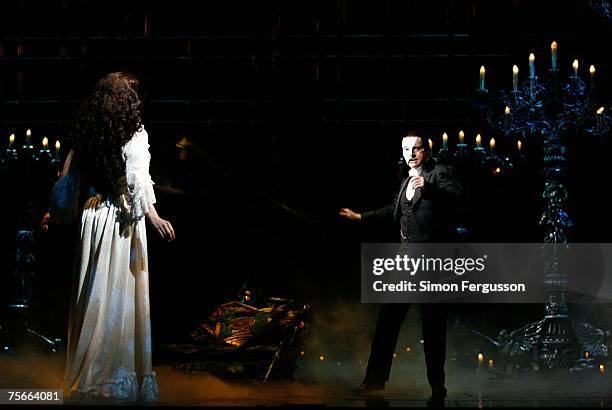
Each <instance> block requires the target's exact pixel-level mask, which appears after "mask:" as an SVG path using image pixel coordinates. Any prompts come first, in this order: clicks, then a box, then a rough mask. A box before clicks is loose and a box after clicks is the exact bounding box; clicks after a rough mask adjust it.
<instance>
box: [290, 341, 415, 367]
mask: <svg viewBox="0 0 612 410" xmlns="http://www.w3.org/2000/svg"><path fill="white" fill-rule="evenodd" d="M422 343H423V341H421V344H422ZM405 351H406V352H407V353H410V352H412V348H411V347H410V346H406V349H405ZM304 356H306V352H305V351H303V350H302V351H300V357H304ZM397 357H398V354H397V353H393V358H394V359H397ZM325 360H328V358H327V356H325V354H323V353H320V354H319V361H321V362H323V361H325ZM336 363H337V364H338V365H339V364H341V362H336ZM358 363H359V364H363V363H364V362H363V360H359V361H358Z"/></svg>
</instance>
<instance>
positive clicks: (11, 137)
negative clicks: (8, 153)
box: [9, 134, 15, 148]
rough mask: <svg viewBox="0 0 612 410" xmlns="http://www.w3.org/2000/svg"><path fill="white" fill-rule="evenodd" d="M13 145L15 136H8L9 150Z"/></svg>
mask: <svg viewBox="0 0 612 410" xmlns="http://www.w3.org/2000/svg"><path fill="white" fill-rule="evenodd" d="M14 143H15V134H11V135H9V148H13V144H14Z"/></svg>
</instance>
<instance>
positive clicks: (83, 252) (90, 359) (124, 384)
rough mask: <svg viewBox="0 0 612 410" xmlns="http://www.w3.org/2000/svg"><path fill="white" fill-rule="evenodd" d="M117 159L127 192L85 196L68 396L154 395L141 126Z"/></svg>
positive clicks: (145, 151)
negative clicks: (122, 161) (123, 170)
mask: <svg viewBox="0 0 612 410" xmlns="http://www.w3.org/2000/svg"><path fill="white" fill-rule="evenodd" d="M123 157H124V159H125V163H126V179H127V185H128V194H127V195H122V196H121V197H120V199H119V200H118V201H116V202H111V201H109V200H106V201H103V200H101V197H100V196H94V197H91V198H89V200H88V201H87V203H86V204H85V207H84V210H83V213H82V217H81V225H80V244H79V249H78V251H77V258H79V259H80V263H78V261H77V265H78V268H77V269H78V273H77V276H78V282H75V284H74V286H73V290H72V299H71V307H70V319H69V320H70V323H69V330H68V348H67V362H66V370H65V375H64V386H63V388H64V391H65V394H66V395H67V396H68V397H75V398H78V397H83V398H92V399H97V398H101V399H117V400H126V401H154V400H157V399H158V398H159V390H158V386H157V381H156V378H155V372H153V367H152V363H151V325H150V317H149V277H148V275H149V273H148V270H149V269H148V264H147V236H146V227H145V219H144V216H145V214H146V213H147V212H148V211H149V208H150V206H151V205H152V204H154V203H155V194H154V192H153V181H152V180H151V176H150V175H149V162H150V159H151V156H150V154H149V143H148V135H147V132H146V131H145V130H144V128H141V130H140V131H138V132H136V133H135V134H134V136H133V137H132V139H131V140H130V141H129V142H127V143H126V144H125V146H124V147H123ZM75 279H76V278H75Z"/></svg>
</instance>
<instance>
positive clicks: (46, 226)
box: [40, 212, 51, 232]
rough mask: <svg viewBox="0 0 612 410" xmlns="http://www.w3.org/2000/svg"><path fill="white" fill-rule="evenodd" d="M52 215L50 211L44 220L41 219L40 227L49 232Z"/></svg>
mask: <svg viewBox="0 0 612 410" xmlns="http://www.w3.org/2000/svg"><path fill="white" fill-rule="evenodd" d="M50 217H51V215H50V214H49V212H47V213H46V214H45V215H44V216H43V218H42V221H40V227H41V229H42V230H43V231H44V232H47V231H48V230H49V218H50Z"/></svg>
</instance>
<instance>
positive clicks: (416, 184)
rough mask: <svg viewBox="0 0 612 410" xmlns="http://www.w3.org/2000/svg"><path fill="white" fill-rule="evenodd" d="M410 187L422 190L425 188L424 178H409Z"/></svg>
mask: <svg viewBox="0 0 612 410" xmlns="http://www.w3.org/2000/svg"><path fill="white" fill-rule="evenodd" d="M410 186H411V187H412V189H417V188H423V187H424V186H425V178H423V177H412V178H410Z"/></svg>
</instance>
